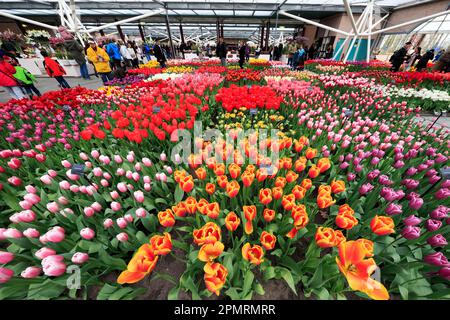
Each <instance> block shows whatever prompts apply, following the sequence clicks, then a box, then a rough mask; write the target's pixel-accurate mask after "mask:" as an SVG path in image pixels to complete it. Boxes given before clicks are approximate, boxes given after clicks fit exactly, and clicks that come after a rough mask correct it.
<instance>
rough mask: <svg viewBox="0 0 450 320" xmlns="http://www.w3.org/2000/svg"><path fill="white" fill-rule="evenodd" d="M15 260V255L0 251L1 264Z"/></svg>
mask: <svg viewBox="0 0 450 320" xmlns="http://www.w3.org/2000/svg"><path fill="white" fill-rule="evenodd" d="M13 259H14V254H13V253H11V252H7V251H0V264H7V263H10V262H11V261H12V260H13Z"/></svg>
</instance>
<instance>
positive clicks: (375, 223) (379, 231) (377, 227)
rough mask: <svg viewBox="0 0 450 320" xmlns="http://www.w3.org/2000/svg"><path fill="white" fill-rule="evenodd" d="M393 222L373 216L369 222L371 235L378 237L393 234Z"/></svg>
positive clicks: (390, 219) (383, 217) (384, 217)
mask: <svg viewBox="0 0 450 320" xmlns="http://www.w3.org/2000/svg"><path fill="white" fill-rule="evenodd" d="M394 227H395V225H394V220H392V218H391V217H387V216H378V215H377V216H375V217H374V218H373V219H372V221H371V222H370V228H371V229H372V231H373V233H375V234H376V235H378V236H385V235H387V234H391V233H394V232H395V230H394Z"/></svg>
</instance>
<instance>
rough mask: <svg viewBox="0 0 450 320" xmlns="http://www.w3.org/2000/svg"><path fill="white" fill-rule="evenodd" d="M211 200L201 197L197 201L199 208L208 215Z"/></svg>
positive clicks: (199, 210)
mask: <svg viewBox="0 0 450 320" xmlns="http://www.w3.org/2000/svg"><path fill="white" fill-rule="evenodd" d="M208 204H209V202H208V200H206V199H203V198H202V199H200V200H199V201H198V202H197V210H198V212H200V213H201V214H203V215H206V207H207V206H208Z"/></svg>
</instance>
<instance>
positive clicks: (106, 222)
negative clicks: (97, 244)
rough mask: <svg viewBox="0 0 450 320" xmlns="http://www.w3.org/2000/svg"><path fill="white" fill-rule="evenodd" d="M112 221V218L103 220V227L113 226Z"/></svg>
mask: <svg viewBox="0 0 450 320" xmlns="http://www.w3.org/2000/svg"><path fill="white" fill-rule="evenodd" d="M113 224H114V222H113V221H112V219H109V218H108V219H106V220H105V221H103V227H104V228H105V229H108V228H111V227H112V226H113Z"/></svg>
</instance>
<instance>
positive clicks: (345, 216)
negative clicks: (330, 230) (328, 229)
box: [335, 212, 358, 230]
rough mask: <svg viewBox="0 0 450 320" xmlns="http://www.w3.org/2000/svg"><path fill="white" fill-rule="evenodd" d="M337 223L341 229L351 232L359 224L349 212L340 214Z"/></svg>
mask: <svg viewBox="0 0 450 320" xmlns="http://www.w3.org/2000/svg"><path fill="white" fill-rule="evenodd" d="M335 222H336V225H337V226H338V227H339V228H342V229H346V230H350V229H352V228H353V227H354V226H356V225H357V224H358V220H357V219H356V218H355V217H354V216H353V215H352V214H351V213H349V212H343V213H338V215H337V216H336V220H335Z"/></svg>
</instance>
